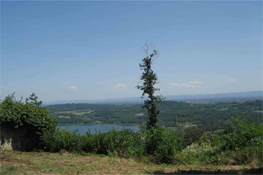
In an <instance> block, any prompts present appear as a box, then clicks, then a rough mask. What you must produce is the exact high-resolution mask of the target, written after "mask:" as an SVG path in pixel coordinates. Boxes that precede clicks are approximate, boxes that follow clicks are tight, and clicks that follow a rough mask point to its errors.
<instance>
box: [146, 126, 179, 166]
mask: <svg viewBox="0 0 263 175" xmlns="http://www.w3.org/2000/svg"><path fill="white" fill-rule="evenodd" d="M145 134H146V136H145V142H146V146H147V149H148V148H149V147H150V150H154V152H153V153H152V155H153V157H154V161H155V162H156V163H173V159H174V155H175V154H176V153H177V152H179V151H180V150H181V149H182V143H183V142H182V139H180V138H179V137H177V136H176V134H175V133H173V132H170V131H168V130H166V129H165V128H158V129H155V128H152V129H151V130H147V131H146V133H145Z"/></svg>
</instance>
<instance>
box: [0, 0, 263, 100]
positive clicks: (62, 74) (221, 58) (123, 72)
mask: <svg viewBox="0 0 263 175" xmlns="http://www.w3.org/2000/svg"><path fill="white" fill-rule="evenodd" d="M0 3H1V4H0V5H1V28H0V29H1V37H0V38H1V75H0V76H1V77H0V78H1V94H0V96H1V98H4V97H6V96H7V95H8V94H11V93H13V92H15V93H16V95H15V96H16V98H20V97H22V96H23V97H24V98H26V97H28V96H29V95H30V94H31V93H32V92H34V93H36V95H37V96H38V97H39V99H40V100H42V101H44V102H50V101H56V100H96V99H109V98H125V97H137V96H138V97H139V96H141V94H142V92H141V91H140V90H138V89H136V86H137V85H138V84H140V83H141V82H140V75H141V74H142V70H140V68H139V63H140V62H141V61H142V59H143V58H144V57H145V53H144V52H143V51H142V46H143V45H144V44H145V43H146V42H148V43H152V44H154V45H155V49H156V50H157V51H158V53H159V57H158V59H157V60H156V61H155V63H154V65H153V70H154V72H155V73H156V74H157V76H158V80H159V81H158V84H157V87H159V88H160V90H161V91H160V93H161V94H162V95H164V96H168V95H182V94H213V93H226V92H242V91H257V90H262V79H263V77H262V73H263V72H262V66H263V63H262V1H252V2H251V1H250V2H249V1H238V2H237V1H236V2H235V1H232V2H231V1H217V2H208V1H196V2H193V1H185V2H184V1H177V2H175V1H174V2H171V1H166V2H139V1H129V2H125V1H112V2H108V1H101V2H93V1H86V2H83V1H82V2H81V1H79V2H55V1H49V2H30V1H28V2H19V1H11V2H10V1H9V2H8V1H2V2H0Z"/></svg>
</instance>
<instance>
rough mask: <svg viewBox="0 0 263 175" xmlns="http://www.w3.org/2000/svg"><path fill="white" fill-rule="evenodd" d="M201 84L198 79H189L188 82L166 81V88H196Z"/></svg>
mask: <svg viewBox="0 0 263 175" xmlns="http://www.w3.org/2000/svg"><path fill="white" fill-rule="evenodd" d="M201 84H203V83H202V82H200V81H191V82H188V83H168V88H170V89H173V88H182V87H186V88H197V87H200V85H201Z"/></svg>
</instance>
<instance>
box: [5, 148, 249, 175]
mask: <svg viewBox="0 0 263 175" xmlns="http://www.w3.org/2000/svg"><path fill="white" fill-rule="evenodd" d="M0 162H1V170H0V173H1V174H158V173H178V172H179V173H180V172H189V171H193V172H194V171H201V172H205V171H211V172H217V171H229V170H234V171H236V172H238V171H241V170H242V169H244V168H249V167H243V166H212V165H192V166H185V165H156V164H153V163H147V162H143V161H137V160H135V159H121V158H112V157H108V156H106V157H100V156H95V155H79V154H71V153H67V152H64V153H60V154H59V153H47V152H18V151H0Z"/></svg>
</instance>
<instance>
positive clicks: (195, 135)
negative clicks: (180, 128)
mask: <svg viewBox="0 0 263 175" xmlns="http://www.w3.org/2000/svg"><path fill="white" fill-rule="evenodd" d="M202 135H203V133H202V131H201V130H200V129H199V128H197V127H190V128H187V129H186V131H185V135H184V141H185V144H186V145H187V146H189V145H191V144H192V143H195V142H197V141H199V140H200V138H201V137H202Z"/></svg>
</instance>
